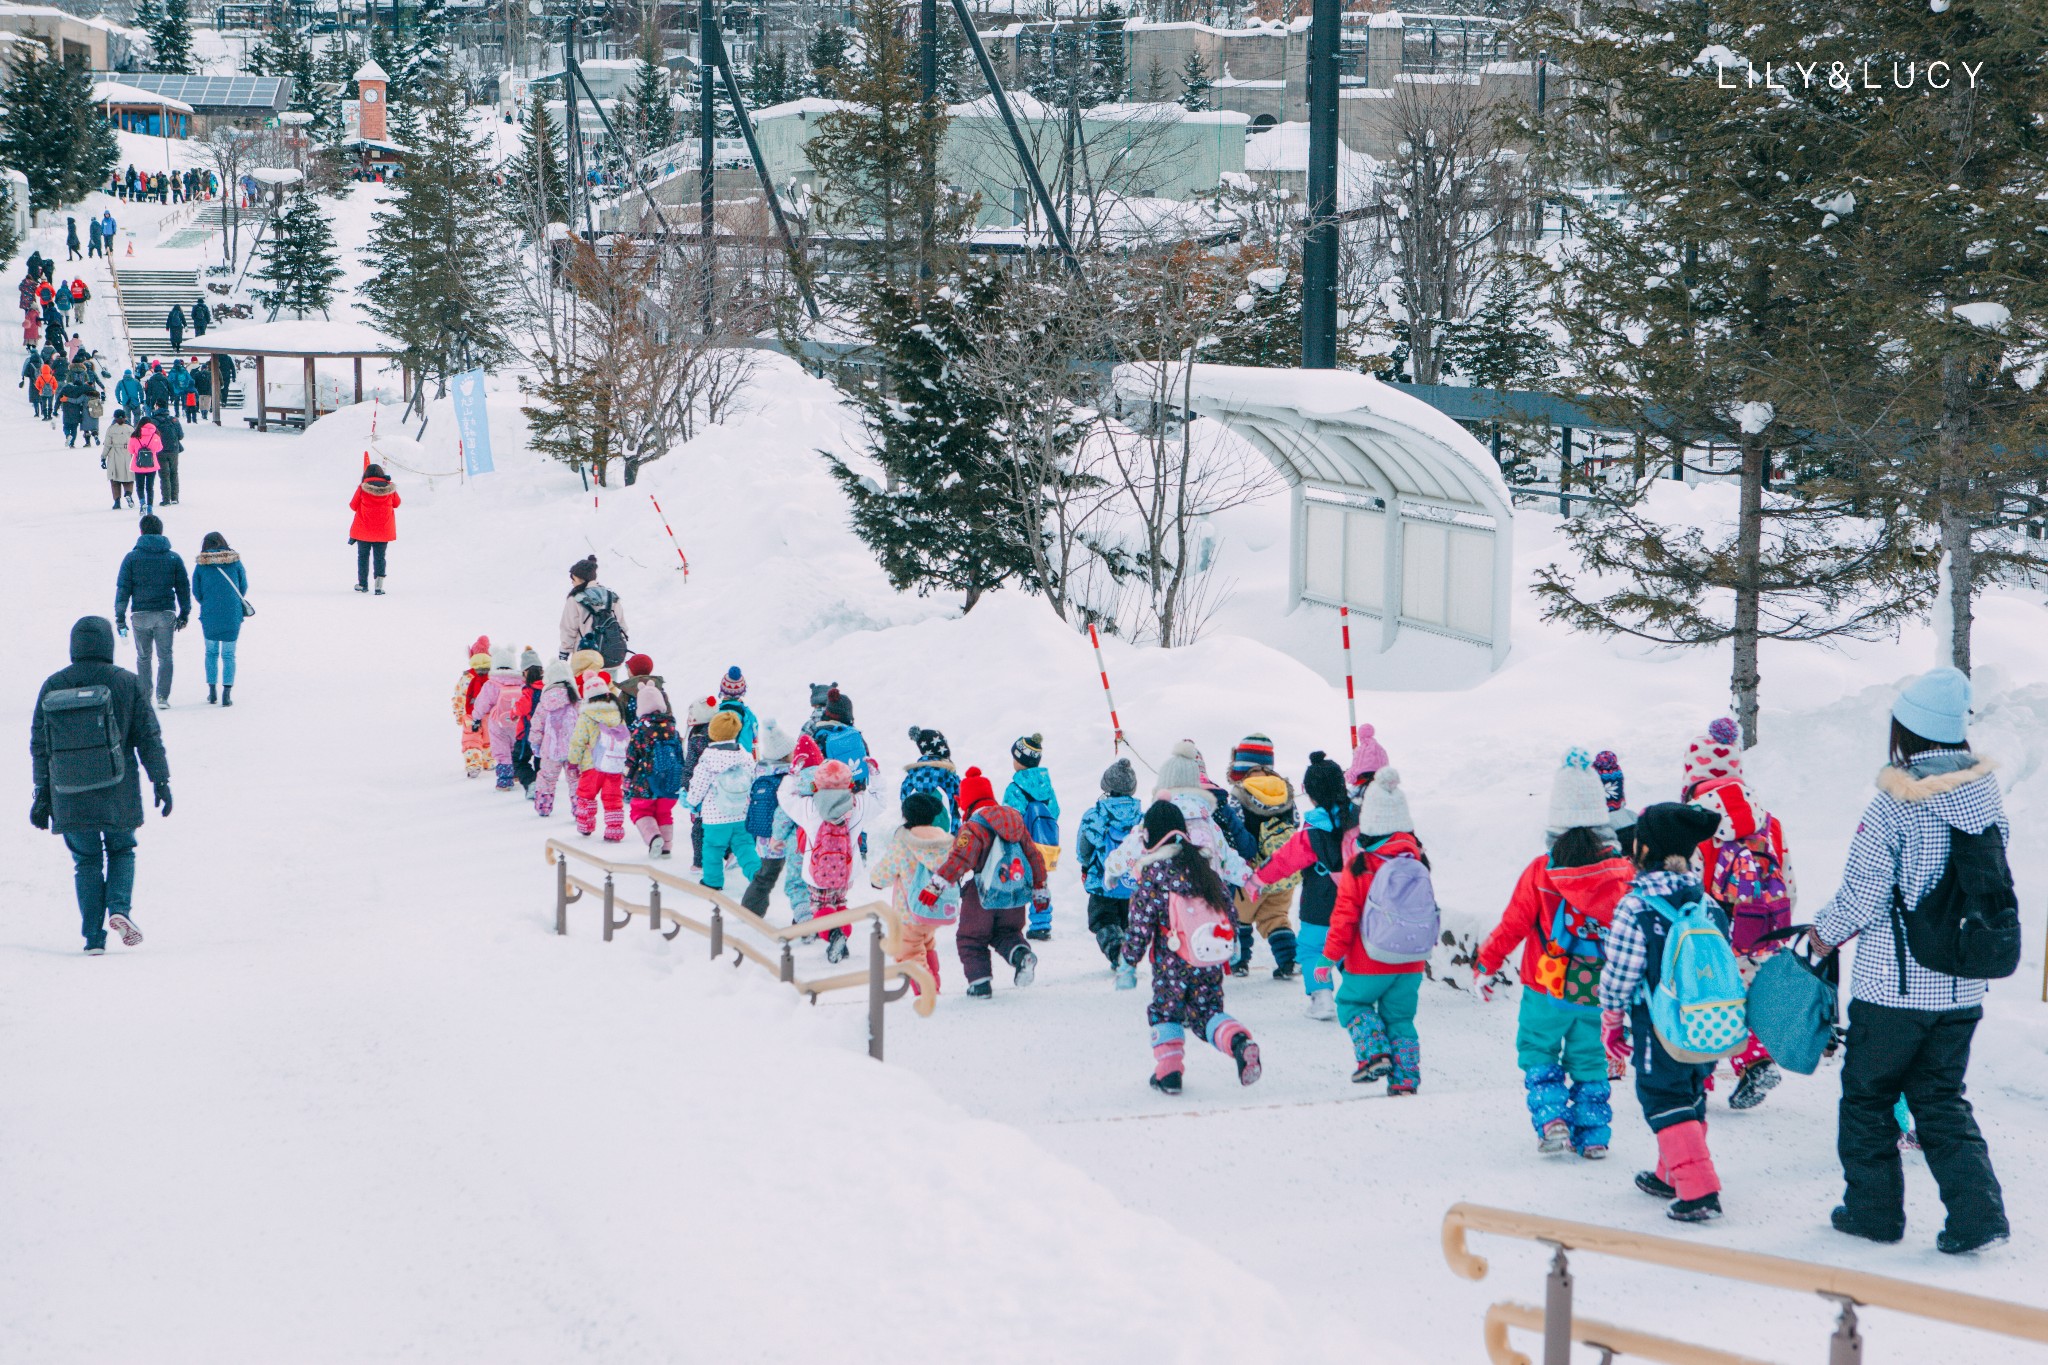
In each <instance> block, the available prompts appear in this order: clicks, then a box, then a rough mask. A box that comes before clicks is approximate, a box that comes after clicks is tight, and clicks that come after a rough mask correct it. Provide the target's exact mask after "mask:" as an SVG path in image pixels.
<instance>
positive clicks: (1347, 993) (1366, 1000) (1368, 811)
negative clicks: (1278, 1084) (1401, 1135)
mask: <svg viewBox="0 0 2048 1365" xmlns="http://www.w3.org/2000/svg"><path fill="white" fill-rule="evenodd" d="M1438 925H1439V916H1438V913H1437V905H1436V891H1435V888H1434V885H1433V884H1432V882H1431V880H1430V873H1429V855H1428V854H1427V853H1425V852H1424V851H1423V848H1422V843H1421V841H1420V840H1418V839H1417V838H1416V837H1415V822H1414V820H1413V819H1412V818H1411V817H1410V816H1409V814H1408V797H1407V794H1406V793H1405V792H1403V791H1402V790H1401V774H1400V773H1399V772H1397V771H1396V770H1394V769H1392V768H1383V769H1381V770H1380V772H1379V775H1378V776H1377V777H1376V778H1374V779H1373V783H1372V785H1371V786H1370V787H1367V788H1366V789H1365V795H1364V797H1363V798H1362V799H1361V800H1360V801H1359V803H1358V851H1357V852H1355V853H1353V854H1352V855H1351V861H1350V862H1349V863H1346V864H1345V866H1344V871H1343V872H1341V873H1339V874H1338V876H1337V901H1336V904H1335V905H1333V906H1332V907H1331V909H1330V930H1329V934H1328V936H1327V937H1326V938H1325V940H1324V942H1323V948H1322V952H1323V956H1324V957H1326V958H1328V959H1329V960H1330V961H1332V962H1336V963H1338V964H1339V965H1340V967H1341V969H1342V972H1343V982H1342V984H1340V985H1339V986H1338V987H1337V999H1336V1005H1337V1021H1338V1022H1339V1023H1341V1024H1342V1025H1343V1026H1344V1031H1345V1032H1346V1033H1349V1034H1350V1035H1351V1048H1352V1051H1353V1052H1354V1053H1355V1054H1356V1056H1357V1066H1356V1067H1355V1068H1354V1069H1353V1071H1352V1073H1351V1079H1352V1081H1353V1082H1355V1083H1358V1084H1364V1083H1366V1082H1368V1081H1377V1080H1380V1079H1382V1078H1385V1080H1386V1082H1387V1093H1388V1094H1389V1095H1412V1094H1414V1093H1415V1092H1416V1090H1417V1089H1418V1088H1419V1087H1420V1086H1421V1084H1422V1039H1421V1035H1420V1034H1419V1033H1418V1032H1417V1031H1416V1028H1415V1014H1416V1010H1417V1007H1418V1006H1419V1005H1420V1004H1421V1002H1422V974H1423V969H1424V968H1425V967H1427V966H1428V965H1429V955H1430V952H1431V951H1432V950H1433V949H1434V948H1435V946H1436V938H1437V930H1438Z"/></svg>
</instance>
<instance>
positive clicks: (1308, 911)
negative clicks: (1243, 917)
mask: <svg viewBox="0 0 2048 1365" xmlns="http://www.w3.org/2000/svg"><path fill="white" fill-rule="evenodd" d="M1301 789H1302V791H1303V792H1304V793H1306V794H1307V796H1308V799H1309V800H1310V801H1311V802H1313V803H1314V804H1313V806H1312V808H1311V809H1310V810H1309V812H1308V815H1307V816H1306V817H1305V818H1304V819H1303V820H1302V822H1301V827H1300V828H1299V829H1297V830H1296V831H1295V832H1294V833H1293V835H1292V836H1290V837H1289V838H1288V840H1287V842H1286V843H1284V844H1282V845H1281V846H1280V847H1279V848H1278V849H1277V850H1275V851H1274V852H1273V853H1272V854H1271V855H1270V856H1269V857H1268V858H1267V859H1266V861H1265V862H1264V863H1263V864H1261V865H1260V867H1259V870H1258V871H1257V872H1255V873H1254V874H1253V875H1252V879H1251V880H1250V881H1249V882H1247V883H1246V884H1245V889H1244V894H1245V896H1246V898H1247V899H1250V900H1254V901H1256V900H1257V899H1258V898H1260V897H1261V896H1263V895H1264V894H1265V892H1266V889H1267V888H1268V887H1271V886H1275V885H1278V884H1279V883H1281V882H1283V881H1285V880H1286V879H1287V878H1289V877H1292V876H1297V875H1298V876H1300V878H1301V929H1300V931H1299V932H1298V934H1297V935H1296V939H1295V942H1296V951H1297V952H1298V953H1299V955H1300V958H1299V960H1300V962H1301V965H1302V973H1301V984H1302V988H1303V989H1304V990H1305V991H1307V992H1308V1007H1307V1014H1308V1017H1309V1018H1311V1019H1323V1020H1328V1019H1335V1018H1336V1017H1337V1001H1336V991H1337V982H1336V969H1335V968H1334V967H1333V966H1332V965H1331V963H1330V962H1329V960H1328V959H1327V958H1325V957H1324V956H1323V947H1324V942H1325V940H1326V939H1327V938H1328V937H1329V933H1330V912H1331V911H1332V910H1333V909H1334V908H1335V907H1336V904H1337V877H1338V875H1339V874H1340V873H1341V872H1342V871H1343V868H1344V864H1345V862H1346V861H1347V860H1348V859H1349V858H1350V857H1351V854H1352V853H1353V851H1354V850H1356V848H1357V846H1358V804H1357V802H1356V801H1354V800H1353V799H1352V790H1353V789H1352V785H1351V783H1350V781H1349V780H1348V779H1347V778H1346V777H1345V775H1344V770H1343V769H1342V768H1340V767H1338V766H1337V764H1336V762H1335V760H1333V759H1331V758H1330V757H1329V755H1327V754H1325V753H1324V752H1323V751H1322V750H1321V749H1318V750H1316V751H1315V752H1314V753H1312V754H1310V755H1309V756H1308V770H1307V771H1306V772H1304V773H1303V774H1302V775H1301ZM1366 789H1367V790H1370V789H1371V782H1370V778H1368V781H1367V787H1366Z"/></svg>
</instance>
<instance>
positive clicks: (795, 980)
mask: <svg viewBox="0 0 2048 1365" xmlns="http://www.w3.org/2000/svg"><path fill="white" fill-rule="evenodd" d="M546 852H547V857H548V860H549V861H550V862H552V863H553V864H554V866H555V932H556V933H557V934H566V933H568V932H569V907H570V906H572V905H574V904H575V903H576V902H578V901H580V900H582V899H583V897H584V895H585V894H586V893H587V894H589V895H593V896H596V897H598V898H599V899H600V901H601V902H602V913H603V916H604V920H603V922H604V940H605V942H607V943H609V942H611V940H612V935H613V933H615V932H616V931H618V930H620V929H624V928H625V927H626V926H628V925H630V924H631V923H632V922H633V916H635V915H641V916H644V917H645V918H646V920H647V927H648V928H649V929H652V930H654V931H655V932H656V933H662V925H663V923H664V922H666V923H667V924H668V926H669V928H668V932H666V933H662V937H663V938H664V939H673V938H674V937H675V936H676V935H677V934H679V933H681V932H682V931H683V930H685V929H688V930H690V931H691V932H693V933H698V934H702V935H704V937H706V938H708V939H709V940H711V960H712V961H714V962H716V961H717V960H718V959H719V958H722V957H724V956H725V955H726V952H727V951H728V950H730V951H731V952H732V954H733V966H735V967H737V966H739V965H740V964H742V963H745V962H752V963H754V964H755V965H757V966H759V967H763V968H765V969H767V970H768V971H771V972H773V973H775V978H776V980H778V981H782V982H786V983H787V984H789V985H791V986H794V987H795V988H796V989H797V990H798V991H799V992H800V993H802V994H803V995H806V996H808V997H810V1000H811V1003H812V1004H816V1003H817V1001H818V997H819V996H820V995H823V994H824V993H825V992H827V991H840V990H849V989H851V988H853V987H856V986H865V987H867V991H868V1056H870V1057H873V1058H874V1059H875V1060H876V1061H878V1062H879V1061H881V1060H882V1035H883V1012H884V1009H885V1008H886V1007H887V1005H888V1004H889V1002H890V1001H892V1000H900V999H902V998H903V996H904V995H905V994H906V993H907V992H909V990H910V988H911V983H912V982H915V983H916V984H917V999H916V1001H915V1002H914V1003H913V1004H912V1006H911V1008H912V1009H914V1010H916V1011H917V1012H918V1013H919V1014H921V1015H929V1014H930V1013H931V1012H932V1007H933V1006H934V1005H935V1004H936V1003H937V1002H938V984H937V983H936V982H934V981H933V980H932V976H931V973H930V971H928V970H927V969H926V967H925V965H924V964H923V963H922V962H915V961H913V962H895V961H892V960H891V959H892V958H893V957H894V956H895V954H896V952H897V951H898V949H899V947H900V945H901V944H902V942H903V923H902V920H901V919H900V918H899V916H898V915H897V913H896V908H895V907H894V906H892V905H890V904H888V903H887V902H885V901H878V902H876V903H874V904H872V905H861V906H850V907H848V908H847V909H845V910H839V911H835V912H834V913H832V914H829V915H820V916H818V917H817V918H816V919H810V920H805V921H804V922H803V923H802V924H791V925H776V924H770V923H769V922H768V921H767V920H765V919H762V918H761V917H760V916H759V915H757V914H755V913H754V912H753V911H751V910H749V909H747V908H746V907H745V906H743V905H741V904H739V902H737V901H734V900H732V899H730V898H729V897H727V896H726V895H725V893H723V892H721V891H715V890H713V889H712V888H711V887H708V886H705V885H703V884H702V883H699V882H693V881H691V880H689V879H688V878H687V877H678V876H677V875H676V874H675V873H673V872H670V871H668V870H666V869H665V868H662V867H660V866H658V865H656V864H652V863H624V862H613V861H612V860H611V859H609V858H603V857H600V856H598V855H597V854H595V853H591V852H589V851H588V850H586V849H581V848H578V847H576V846H575V845H574V844H569V843H564V842H563V841H562V840H560V839H550V840H548V841H547V845H546ZM571 858H573V859H575V860H576V861H577V862H579V863H585V864H588V865H589V866H591V867H594V868H596V869H598V870H599V871H601V872H602V873H603V874H604V881H603V883H602V884H598V883H593V882H590V881H587V880H585V879H584V878H582V877H579V876H577V875H576V874H575V873H573V872H571V871H570V870H569V860H570V859H571ZM615 876H620V877H645V878H646V879H647V881H648V888H647V903H646V904H645V905H637V904H635V903H633V902H632V901H628V900H624V899H621V898H620V896H619V894H618V890H617V888H616V887H615V886H614V885H613V882H612V879H613V878H614V877H615ZM663 887H666V888H668V889H669V890H671V891H676V892H680V893H681V894H682V895H684V896H688V897H691V898H692V899H694V900H699V901H702V902H704V903H705V905H707V906H708V907H709V910H710V913H709V915H708V917H707V918H705V919H702V920H698V919H692V918H691V917H690V916H688V915H683V914H678V913H676V911H675V910H674V909H673V908H672V907H669V906H664V905H663V904H662V903H661V892H662V888H663ZM863 920H865V921H867V922H868V924H869V926H870V930H869V934H868V964H867V966H866V967H865V968H864V969H862V968H856V969H854V970H852V971H845V972H839V973H837V974H835V975H832V976H821V977H815V978H811V979H808V980H807V979H805V978H802V977H799V976H798V975H797V974H796V955H795V952H794V950H793V949H792V947H791V945H792V944H793V943H795V942H796V940H798V939H800V938H804V937H806V936H807V935H811V934H822V933H824V932H825V931H826V930H828V929H837V928H841V927H844V928H845V929H846V931H847V933H848V935H849V936H850V935H851V934H852V933H853V927H854V926H855V925H857V924H859V923H861V922H862V921H863ZM733 929H743V930H746V931H748V932H750V933H753V934H756V935H758V936H759V937H761V938H763V939H765V940H767V941H768V944H769V945H770V949H771V950H773V949H778V948H779V950H780V951H764V950H763V949H762V948H760V947H758V946H756V945H755V944H753V943H749V942H747V941H746V940H745V939H743V938H735V937H730V936H729V935H730V931H731V930H733ZM891 983H894V984H893V985H892V984H891Z"/></svg>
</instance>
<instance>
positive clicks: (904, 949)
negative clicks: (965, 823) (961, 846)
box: [868, 791, 960, 991]
mask: <svg viewBox="0 0 2048 1365" xmlns="http://www.w3.org/2000/svg"><path fill="white" fill-rule="evenodd" d="M952 852H953V834H952V829H951V826H950V825H949V824H948V823H947V819H946V803H945V802H944V800H942V799H941V798H940V796H939V794H938V793H937V792H932V791H921V792H912V793H911V794H910V795H908V796H906V797H904V798H903V824H902V827H901V828H899V829H898V830H897V831H896V832H895V834H893V835H891V836H890V839H889V847H888V848H887V849H885V850H884V851H883V853H882V856H881V857H880V858H879V859H877V860H876V862H875V865H874V867H873V868H872V869H871V870H870V871H869V873H868V884H869V885H870V886H873V887H875V888H876V889H878V890H879V889H880V888H882V887H885V886H886V887H888V888H889V899H890V901H891V903H893V904H894V905H895V907H896V912H897V914H899V915H901V916H902V922H903V928H902V936H901V939H900V940H899V942H898V945H897V948H896V961H898V962H922V963H924V965H925V967H926V969H927V970H929V971H930V972H931V974H932V988H933V990H934V991H936V990H937V989H938V984H939V950H938V947H937V946H936V944H935V943H934V940H935V939H937V938H938V936H939V930H940V929H942V928H944V927H945V926H946V925H948V924H951V923H952V922H953V921H954V920H957V919H958V918H960V890H959V888H958V887H951V886H949V887H946V888H945V889H944V890H943V891H941V892H940V893H939V895H938V897H937V898H936V899H935V901H934V902H933V903H932V904H931V905H926V904H925V903H924V902H923V901H922V900H920V899H919V896H920V895H921V894H922V893H923V891H924V889H925V887H927V886H929V885H930V884H931V882H932V878H933V877H934V875H935V874H936V873H937V872H938V870H939V868H941V867H942V866H944V865H945V862H946V859H947V858H948V857H950V856H952ZM916 988H917V986H916V983H915V982H914V981H913V982H912V983H911V989H912V990H915V989H916Z"/></svg>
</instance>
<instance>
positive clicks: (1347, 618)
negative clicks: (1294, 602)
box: [1337, 607, 1358, 751]
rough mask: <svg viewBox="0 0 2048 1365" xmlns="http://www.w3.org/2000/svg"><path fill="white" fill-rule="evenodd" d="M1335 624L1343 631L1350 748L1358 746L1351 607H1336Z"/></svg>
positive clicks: (1345, 692)
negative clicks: (1352, 669) (1352, 676)
mask: <svg viewBox="0 0 2048 1365" xmlns="http://www.w3.org/2000/svg"><path fill="white" fill-rule="evenodd" d="M1337 624H1338V625H1339V626H1340V627H1342V629H1343V631H1344V707H1345V709H1346V710H1347V711H1349V712H1350V713H1351V748H1352V749H1353V751H1356V750H1357V748H1358V692H1357V689H1356V688H1355V687H1353V685H1352V682H1351V608H1349V607H1339V608H1337Z"/></svg>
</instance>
